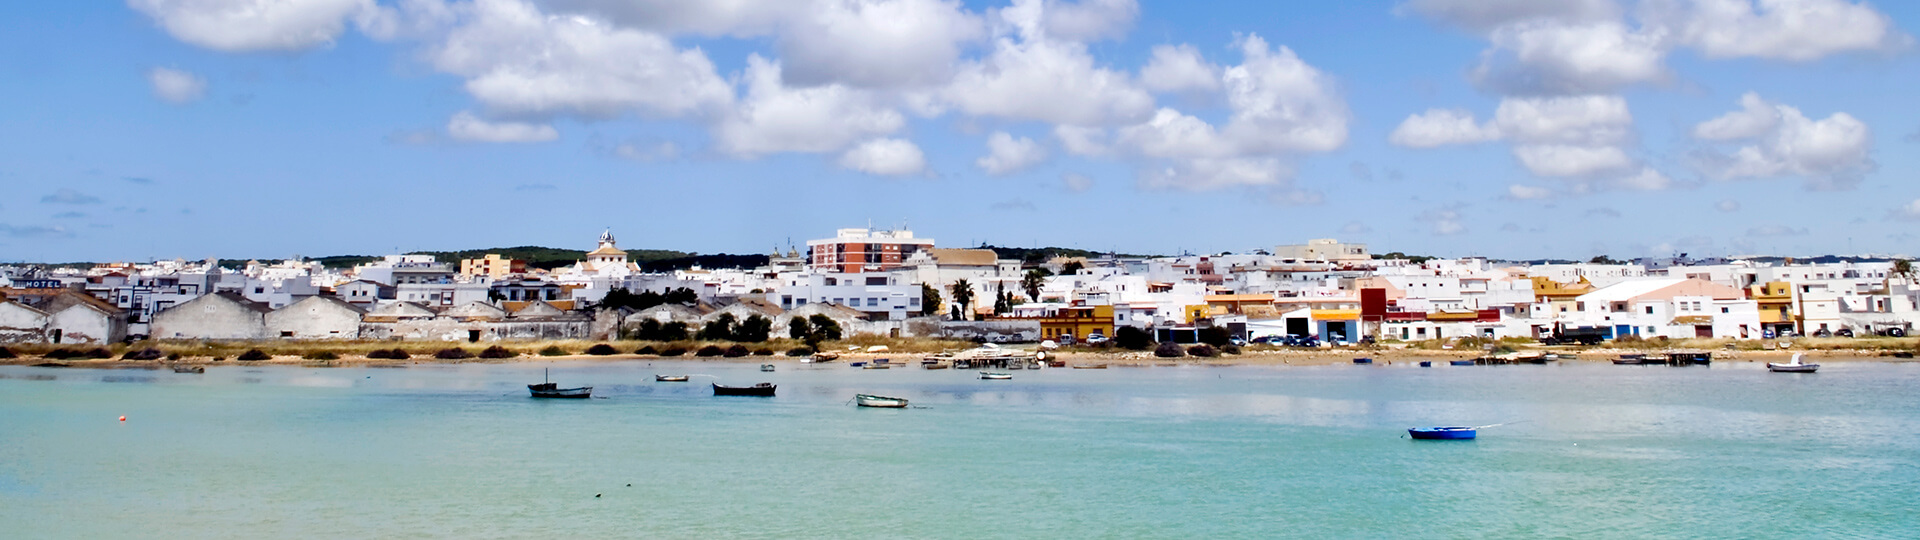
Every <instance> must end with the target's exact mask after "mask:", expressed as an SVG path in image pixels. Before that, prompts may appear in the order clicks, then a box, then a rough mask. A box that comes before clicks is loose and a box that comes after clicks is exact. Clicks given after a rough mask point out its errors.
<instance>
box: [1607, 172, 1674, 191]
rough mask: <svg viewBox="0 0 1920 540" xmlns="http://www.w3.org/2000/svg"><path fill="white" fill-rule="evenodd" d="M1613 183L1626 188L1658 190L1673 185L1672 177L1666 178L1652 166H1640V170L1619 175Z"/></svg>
mask: <svg viewBox="0 0 1920 540" xmlns="http://www.w3.org/2000/svg"><path fill="white" fill-rule="evenodd" d="M1614 183H1615V184H1616V185H1619V186H1620V187H1623V188H1626V189H1633V190H1639V191H1660V190H1663V189H1667V188H1669V187H1673V179H1671V178H1667V175H1666V174H1663V173H1661V172H1660V171H1657V170H1654V169H1653V168H1652V167H1644V168H1641V169H1640V172H1637V173H1633V174H1630V175H1627V176H1623V177H1620V178H1619V179H1617V180H1615V181H1614Z"/></svg>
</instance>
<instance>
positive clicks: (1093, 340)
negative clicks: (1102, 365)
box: [1087, 334, 1108, 345]
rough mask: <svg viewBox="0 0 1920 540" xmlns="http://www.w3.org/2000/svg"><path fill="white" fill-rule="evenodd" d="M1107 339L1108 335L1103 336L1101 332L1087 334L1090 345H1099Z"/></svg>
mask: <svg viewBox="0 0 1920 540" xmlns="http://www.w3.org/2000/svg"><path fill="white" fill-rule="evenodd" d="M1107 341H1108V339H1107V336H1103V335H1100V334H1089V335H1088V336H1087V344H1088V345H1099V344H1102V343H1106V342H1107Z"/></svg>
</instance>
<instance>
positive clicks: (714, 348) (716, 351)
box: [693, 345, 726, 356]
mask: <svg viewBox="0 0 1920 540" xmlns="http://www.w3.org/2000/svg"><path fill="white" fill-rule="evenodd" d="M722 354H726V351H724V350H721V349H720V346H718V345H708V346H705V347H701V348H700V350H699V351H696V352H694V353H693V355H694V356H720V355H722Z"/></svg>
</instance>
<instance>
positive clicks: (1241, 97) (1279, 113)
mask: <svg viewBox="0 0 1920 540" xmlns="http://www.w3.org/2000/svg"><path fill="white" fill-rule="evenodd" d="M1238 45H1239V49H1240V51H1241V55H1242V56H1243V62H1242V63H1241V64H1240V65H1237V66H1233V67H1231V68H1228V69H1226V70H1225V71H1224V72H1223V73H1222V75H1221V79H1222V85H1221V86H1222V88H1223V89H1224V91H1225V92H1226V99H1227V106H1228V108H1229V109H1230V110H1231V111H1232V114H1231V115H1230V116H1229V117H1228V118H1227V121H1226V123H1225V124H1223V125H1221V126H1219V127H1216V126H1214V125H1213V124H1210V123H1208V122H1207V121H1205V120H1202V119H1200V118H1198V117H1195V116H1191V115H1188V114H1185V113H1182V112H1180V111H1178V110H1175V109H1172V108H1162V109H1160V110H1159V111H1157V112H1155V113H1154V115H1153V117H1152V118H1151V119H1149V120H1148V121H1146V122H1145V123H1141V124H1136V125H1132V126H1127V127H1123V128H1120V129H1119V130H1118V132H1117V138H1118V143H1119V145H1120V146H1123V147H1125V148H1126V149H1127V150H1129V151H1130V152H1131V153H1133V154H1134V155H1138V156H1141V157H1146V158H1152V159H1157V160H1161V161H1162V163H1161V164H1160V165H1159V166H1157V167H1151V168H1149V169H1147V170H1146V171H1145V172H1143V173H1142V175H1141V180H1142V183H1143V184H1144V185H1148V186H1156V187H1180V188H1186V189H1209V188H1216V187H1224V186H1234V185H1267V184H1276V183H1279V182H1281V181H1283V180H1287V179H1290V178H1292V167H1291V166H1290V165H1289V164H1287V163H1285V162H1283V161H1282V160H1281V159H1280V157H1283V156H1290V155H1296V154H1303V153H1317V152H1328V151H1332V150H1334V149H1337V148H1339V147H1340V146H1342V145H1344V144H1345V143H1346V138H1347V122H1348V111H1347V105H1346V101H1345V100H1344V99H1343V98H1342V97H1341V96H1340V95H1339V93H1338V92H1336V91H1335V89H1334V84H1333V81H1332V79H1331V78H1330V77H1328V76H1326V75H1325V74H1324V73H1321V72H1320V70H1319V69H1317V68H1314V67H1313V66H1311V65H1308V64H1307V63H1306V62H1304V61H1302V60H1301V59H1300V57H1299V56H1298V55H1296V54H1294V52H1293V50H1292V49H1289V48H1286V47H1280V48H1279V49H1278V50H1273V49H1270V48H1269V47H1268V45H1267V42H1266V41H1265V40H1263V39H1261V38H1260V37H1259V36H1257V35H1248V36H1246V37H1243V38H1241V40H1240V41H1239V43H1238Z"/></svg>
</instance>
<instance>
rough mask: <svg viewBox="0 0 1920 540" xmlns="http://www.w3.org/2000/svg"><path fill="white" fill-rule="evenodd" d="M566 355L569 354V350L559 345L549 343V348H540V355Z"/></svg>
mask: <svg viewBox="0 0 1920 540" xmlns="http://www.w3.org/2000/svg"><path fill="white" fill-rule="evenodd" d="M566 355H567V350H566V349H562V348H560V346H559V345H548V346H547V348H545V349H540V356H566Z"/></svg>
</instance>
